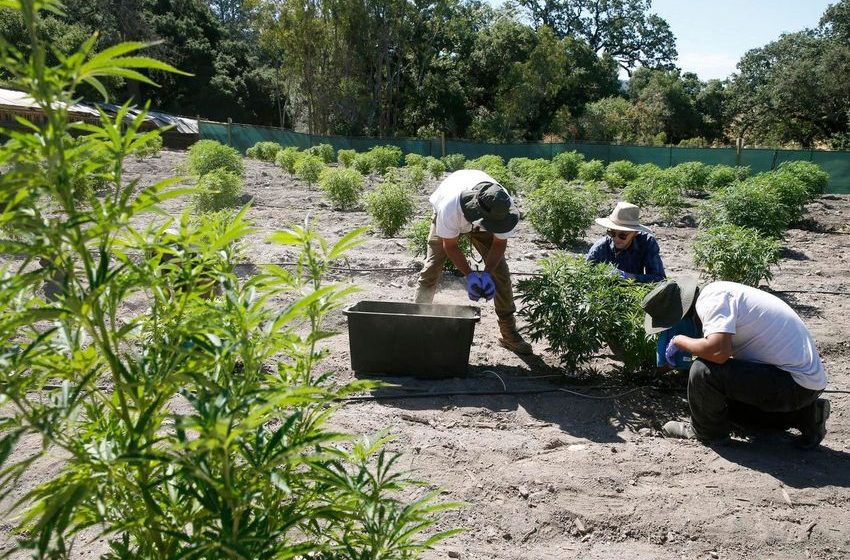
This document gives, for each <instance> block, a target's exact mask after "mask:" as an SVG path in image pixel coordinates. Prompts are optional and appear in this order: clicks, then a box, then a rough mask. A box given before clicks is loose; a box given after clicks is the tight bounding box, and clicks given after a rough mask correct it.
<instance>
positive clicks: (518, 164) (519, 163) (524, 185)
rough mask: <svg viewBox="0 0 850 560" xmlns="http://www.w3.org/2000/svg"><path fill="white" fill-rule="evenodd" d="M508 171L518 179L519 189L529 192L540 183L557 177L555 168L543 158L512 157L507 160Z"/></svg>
mask: <svg viewBox="0 0 850 560" xmlns="http://www.w3.org/2000/svg"><path fill="white" fill-rule="evenodd" d="M508 171H510V172H511V173H513V174H514V175H515V176H516V177H517V178H518V179H519V180H518V181H517V185H518V187H519V190H520V191H524V192H531V191H534V190H535V189H537V188H539V187H540V185H542V184H544V183H546V182H548V181H554V180H556V179H557V178H558V175H557V170H556V169H555V168H554V167H553V166H552V164H551V163H550V162H549V161H547V160H545V159H541V158H538V159H531V158H512V159H511V160H510V161H509V162H508Z"/></svg>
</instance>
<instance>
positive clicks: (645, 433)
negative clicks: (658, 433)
mask: <svg viewBox="0 0 850 560" xmlns="http://www.w3.org/2000/svg"><path fill="white" fill-rule="evenodd" d="M638 434H640V435H642V436H643V437H649V436H651V435H652V430H651V429H650V428H641V429H640V430H638Z"/></svg>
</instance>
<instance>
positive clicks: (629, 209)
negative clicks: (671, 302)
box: [587, 202, 667, 282]
mask: <svg viewBox="0 0 850 560" xmlns="http://www.w3.org/2000/svg"><path fill="white" fill-rule="evenodd" d="M596 223H597V224H599V225H600V226H602V227H604V228H607V232H606V233H607V234H608V235H607V236H606V237H602V238H600V239H599V240H597V241H596V243H594V244H593V247H591V248H590V251H588V253H587V260H589V261H591V262H594V263H609V264H612V265H614V267H615V268H616V269H617V271H618V272H619V273H620V276H622V277H623V278H629V279H632V280H634V281H635V282H660V281H662V280H664V279H665V278H666V277H667V276H666V275H665V274H664V263H662V262H661V254H660V250H659V248H658V242H657V241H656V240H655V236H654V235H652V231H650V230H649V228H647V227H644V226H642V225H640V208H638V207H637V206H635V205H634V204H629V203H628V202H618V203H617V206H615V207H614V211H613V212H611V215H610V216H608V217H607V218H596Z"/></svg>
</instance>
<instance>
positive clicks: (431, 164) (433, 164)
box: [425, 156, 446, 179]
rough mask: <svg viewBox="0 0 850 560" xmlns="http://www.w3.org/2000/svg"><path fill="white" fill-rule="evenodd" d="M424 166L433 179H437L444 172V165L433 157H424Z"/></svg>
mask: <svg viewBox="0 0 850 560" xmlns="http://www.w3.org/2000/svg"><path fill="white" fill-rule="evenodd" d="M425 166H426V167H427V168H428V173H430V174H431V177H432V178H434V179H439V178H440V177H442V176H443V174H444V173H445V172H446V164H445V163H443V162H442V161H441V160H439V159H437V158H435V157H431V156H428V157H426V158H425Z"/></svg>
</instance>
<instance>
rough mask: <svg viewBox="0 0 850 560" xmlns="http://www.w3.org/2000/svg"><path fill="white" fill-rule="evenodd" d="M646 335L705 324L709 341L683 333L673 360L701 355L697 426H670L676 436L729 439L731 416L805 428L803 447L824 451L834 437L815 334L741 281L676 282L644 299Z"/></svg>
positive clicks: (691, 386) (694, 385) (692, 396)
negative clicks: (681, 324)
mask: <svg viewBox="0 0 850 560" xmlns="http://www.w3.org/2000/svg"><path fill="white" fill-rule="evenodd" d="M642 305H643V309H644V311H646V323H645V327H646V332H647V333H648V334H654V333H658V332H661V331H664V330H667V329H669V328H670V327H672V326H673V325H674V324H675V323H676V322H678V321H679V320H680V319H682V318H684V317H691V318H693V319H694V320H695V321H697V322H698V323H700V324H701V326H702V333H703V337H702V338H691V337H688V336H684V335H681V334H680V335H676V336H674V337H673V338H672V339H671V340H670V343H669V344H668V346H667V349H666V352H665V355H666V359H667V360H668V361H672V360H673V359H674V358H675V356H676V354H677V353H678V352H680V351H685V352H690V353H691V354H692V355H693V356H694V358H697V359H695V360H694V362H693V364H692V365H691V368H690V374H689V377H688V404H689V405H690V408H691V424H687V423H684V422H676V421H671V422H667V424H665V425H664V429H663V431H664V433H665V435H667V436H670V437H680V438H688V439H691V438H696V439H699V440H702V441H704V442H711V441H716V440H722V439H725V438H727V437H728V436H729V421H730V419H732V420H734V421H736V422H738V423H744V424H757V425H759V426H763V427H774V428H782V429H786V428H796V429H798V430H800V432H801V436H800V438H799V439H798V445H799V447H802V448H805V449H811V448H814V447H817V446H818V445H819V444H820V442H821V441H822V440H823V438H824V435H826V420H827V418H828V417H829V408H830V407H829V401H828V400H826V399H819V398H818V397H819V396H820V394H821V393H822V392H823V390H824V389H825V388H826V372H825V371H824V367H823V363H821V359H820V355H819V354H818V351H817V348H816V347H815V343H814V340H813V339H812V335H811V333H809V330H808V329H807V328H806V325H805V324H803V321H802V320H801V319H800V317H799V316H798V315H797V314H796V313H795V312H794V310H793V309H791V307H789V306H788V304H786V303H785V302H784V301H782V300H781V299H779V298H777V297H776V296H774V295H772V294H769V293H767V292H764V291H762V290H759V289H757V288H752V287H750V286H745V285H743V284H737V283H735V282H712V283H710V284H708V285H706V286H704V287H702V288H700V287H699V286H698V285H697V281H696V279H694V278H682V279H679V280H669V281H667V282H664V283H663V284H660V285H659V286H657V287H656V288H655V289H654V290H652V291H651V292H650V293H649V294H647V296H646V297H645V298H644V300H643V303H642Z"/></svg>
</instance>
